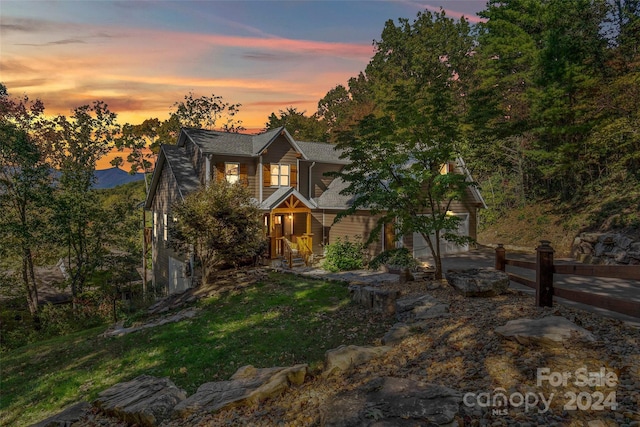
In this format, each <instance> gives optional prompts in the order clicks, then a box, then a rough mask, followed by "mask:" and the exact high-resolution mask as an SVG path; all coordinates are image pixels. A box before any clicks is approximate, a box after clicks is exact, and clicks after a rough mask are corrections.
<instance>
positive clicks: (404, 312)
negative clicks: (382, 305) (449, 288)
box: [396, 295, 449, 322]
mask: <svg viewBox="0 0 640 427" xmlns="http://www.w3.org/2000/svg"><path fill="white" fill-rule="evenodd" d="M448 311H449V305H448V304H442V303H441V302H440V301H438V300H437V299H435V298H433V297H432V296H430V295H417V296H415V295H414V296H406V297H403V298H400V299H399V300H397V301H396V318H397V319H398V320H399V321H400V322H415V321H419V320H425V319H431V318H434V317H440V316H442V315H443V314H444V313H447V312H448Z"/></svg>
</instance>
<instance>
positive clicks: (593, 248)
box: [571, 231, 640, 265]
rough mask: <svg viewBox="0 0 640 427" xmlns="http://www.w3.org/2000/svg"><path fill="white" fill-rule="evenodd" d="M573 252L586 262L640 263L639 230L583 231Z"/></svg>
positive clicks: (579, 259) (574, 244)
mask: <svg viewBox="0 0 640 427" xmlns="http://www.w3.org/2000/svg"><path fill="white" fill-rule="evenodd" d="M571 253H572V255H573V257H575V258H576V259H577V260H578V261H580V262H583V263H585V264H604V265H640V235H638V232H637V231H635V232H619V233H612V232H609V233H581V234H580V235H579V236H578V237H576V238H575V240H574V241H573V246H572V251H571Z"/></svg>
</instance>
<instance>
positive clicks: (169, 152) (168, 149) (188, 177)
mask: <svg viewBox="0 0 640 427" xmlns="http://www.w3.org/2000/svg"><path fill="white" fill-rule="evenodd" d="M165 167H167V168H168V169H169V172H170V173H171V174H172V175H173V177H174V178H175V180H176V183H177V184H178V191H179V193H180V197H182V198H184V197H185V196H186V195H187V194H189V193H190V192H192V191H194V190H197V189H198V187H200V181H199V180H198V174H197V173H196V170H195V169H194V168H193V165H192V164H191V161H190V160H189V158H188V157H187V156H186V155H185V153H184V150H182V148H181V147H177V146H175V145H162V146H161V147H160V153H158V161H157V162H156V167H155V169H154V171H153V177H152V178H151V186H150V187H149V194H148V195H147V200H146V201H145V206H144V207H145V209H151V203H152V202H153V197H154V196H155V194H156V189H157V187H158V183H159V181H160V176H161V175H162V170H163V169H164V168H165Z"/></svg>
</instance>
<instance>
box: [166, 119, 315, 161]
mask: <svg viewBox="0 0 640 427" xmlns="http://www.w3.org/2000/svg"><path fill="white" fill-rule="evenodd" d="M280 135H282V136H284V137H285V139H286V140H287V141H288V142H289V144H291V146H292V147H293V149H294V150H296V151H297V152H299V153H301V154H302V156H303V157H304V155H305V154H304V152H303V151H302V150H301V149H300V147H299V146H298V143H297V142H296V141H295V140H294V139H293V138H292V137H291V135H290V134H289V132H287V130H286V129H285V128H284V126H283V127H279V128H277V129H272V130H269V131H267V132H264V133H261V134H258V135H248V134H244V133H234V132H219V131H215V130H207V129H195V128H182V132H181V133H180V137H179V138H178V146H180V147H182V146H184V144H185V141H186V139H189V140H191V141H192V142H193V143H194V144H196V145H197V146H198V147H199V148H200V150H201V151H202V153H204V154H219V155H229V156H248V157H258V156H259V155H261V154H262V153H263V152H264V151H265V150H266V149H268V148H269V145H271V144H272V143H273V142H274V141H275V140H276V139H277V138H278V137H279V136H280Z"/></svg>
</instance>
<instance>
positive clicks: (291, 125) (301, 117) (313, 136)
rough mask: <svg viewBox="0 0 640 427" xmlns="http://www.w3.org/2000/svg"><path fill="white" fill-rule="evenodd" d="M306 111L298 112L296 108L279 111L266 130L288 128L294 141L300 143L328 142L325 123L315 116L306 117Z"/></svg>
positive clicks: (271, 118) (268, 123) (273, 116)
mask: <svg viewBox="0 0 640 427" xmlns="http://www.w3.org/2000/svg"><path fill="white" fill-rule="evenodd" d="M305 113H306V111H298V109H297V108H295V107H288V108H287V109H286V110H284V111H283V110H279V111H278V114H277V115H276V113H271V115H270V116H269V121H268V122H267V123H266V124H265V127H266V129H265V130H271V129H277V128H279V127H282V126H286V127H287V131H288V132H289V133H290V134H291V136H293V138H294V139H297V140H300V141H316V142H326V141H327V129H326V126H325V124H324V123H323V122H321V121H320V120H319V119H318V117H317V116H316V115H315V114H314V115H311V116H305Z"/></svg>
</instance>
